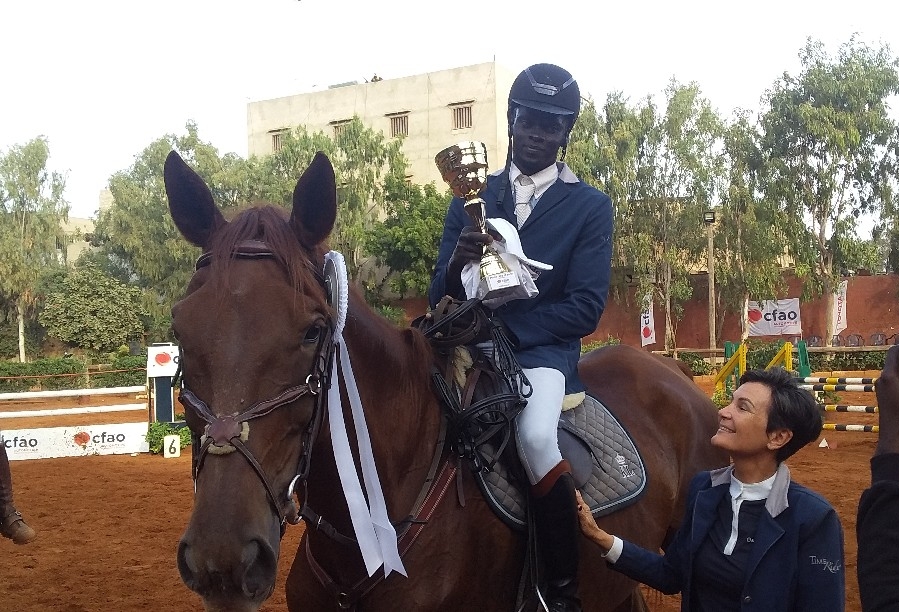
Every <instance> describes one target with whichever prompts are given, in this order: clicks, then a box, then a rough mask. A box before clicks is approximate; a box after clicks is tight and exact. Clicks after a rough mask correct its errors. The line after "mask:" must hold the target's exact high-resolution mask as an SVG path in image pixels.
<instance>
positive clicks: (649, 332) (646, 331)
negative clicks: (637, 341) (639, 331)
mask: <svg viewBox="0 0 899 612" xmlns="http://www.w3.org/2000/svg"><path fill="white" fill-rule="evenodd" d="M651 335H652V330H651V329H649V326H647V325H644V326H643V337H644V338H649V337H650V336H651Z"/></svg>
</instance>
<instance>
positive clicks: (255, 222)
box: [165, 153, 724, 612]
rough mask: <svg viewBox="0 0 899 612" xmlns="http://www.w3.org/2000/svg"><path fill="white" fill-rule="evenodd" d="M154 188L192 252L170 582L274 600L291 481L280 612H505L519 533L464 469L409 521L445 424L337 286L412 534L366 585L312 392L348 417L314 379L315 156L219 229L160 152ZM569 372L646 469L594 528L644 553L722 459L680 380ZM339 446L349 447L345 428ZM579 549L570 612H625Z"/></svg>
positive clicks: (630, 601)
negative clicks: (629, 439) (183, 456)
mask: <svg viewBox="0 0 899 612" xmlns="http://www.w3.org/2000/svg"><path fill="white" fill-rule="evenodd" d="M165 184H166V190H167V192H168V197H169V205H170V208H171V213H172V218H173V219H174V221H175V224H176V226H177V227H178V229H179V231H180V232H181V233H182V234H183V236H184V237H185V238H186V239H187V240H188V241H190V242H191V243H193V244H195V245H197V246H200V247H202V249H203V251H204V255H203V256H201V258H200V260H199V261H198V262H197V271H196V273H195V275H194V277H193V279H192V280H191V282H190V285H189V286H188V288H187V291H186V294H185V296H184V298H183V299H182V300H181V301H180V302H179V303H178V304H176V305H175V307H174V308H173V310H172V318H173V330H174V332H175V334H176V336H177V338H178V340H179V342H180V345H181V349H182V360H181V365H182V368H183V380H184V389H183V390H182V393H181V396H182V401H183V402H184V403H185V409H186V418H187V421H188V424H189V425H190V427H191V429H192V431H193V432H194V434H196V435H197V436H201V435H202V436H203V437H202V438H201V439H200V441H199V442H198V443H197V444H196V445H195V447H194V451H195V452H194V464H195V465H194V477H195V479H196V480H195V485H196V494H195V498H194V508H193V513H192V515H191V518H190V522H189V524H188V526H187V529H186V531H185V533H184V536H183V537H182V539H181V542H180V544H179V548H178V568H179V571H180V572H181V576H182V578H183V580H184V582H185V584H186V585H187V586H188V587H190V588H191V589H192V590H194V591H195V592H197V593H198V594H199V595H200V597H201V598H202V600H203V603H204V605H205V606H206V609H207V610H217V611H226V610H228V611H248V610H256V609H258V607H259V605H260V604H261V603H262V602H263V601H264V600H265V599H266V598H267V597H269V595H271V593H272V589H273V588H274V584H275V577H276V573H277V560H278V555H279V546H280V536H281V534H282V530H283V529H284V528H285V524H286V523H287V522H290V521H295V520H298V519H297V512H296V507H295V505H294V502H293V501H292V498H293V494H294V488H295V487H296V496H297V498H298V499H299V501H300V502H301V503H302V504H303V512H302V513H301V514H302V515H303V518H305V519H306V520H307V527H306V532H305V534H304V539H303V543H302V544H301V546H300V548H299V550H298V551H297V554H296V558H295V560H294V563H293V566H292V568H291V571H290V574H289V577H288V580H287V600H288V607H289V609H290V610H292V611H296V612H299V611H307V610H308V611H315V612H321V611H329V610H339V609H354V608H355V609H358V610H365V611H375V612H377V611H391V612H392V611H396V610H410V611H411V610H414V611H416V612H424V611H438V610H439V611H458V610H488V611H511V610H513V609H514V606H515V601H516V595H517V594H516V590H517V588H518V584H519V577H520V576H521V572H522V567H523V562H524V559H525V556H526V554H525V549H526V544H525V540H524V538H523V536H522V535H521V534H519V533H515V532H513V531H511V530H510V529H509V528H508V527H506V526H505V525H504V524H503V523H502V522H501V521H500V520H499V519H498V518H497V517H496V516H495V515H494V514H493V513H492V512H491V510H490V509H489V508H488V506H487V504H486V503H485V501H484V500H483V498H482V497H481V495H480V493H479V490H478V488H477V486H476V484H475V482H474V480H473V478H472V476H471V473H470V472H469V470H468V469H467V467H466V466H464V465H462V466H460V467H459V469H458V471H457V472H456V479H458V481H454V480H450V481H446V482H444V485H443V488H444V489H445V490H446V491H448V492H447V493H446V494H445V495H433V496H431V497H429V498H428V499H429V500H430V502H428V503H425V504H424V505H425V506H427V508H426V509H427V512H425V511H424V510H422V504H421V503H420V500H421V497H422V494H423V493H424V492H425V491H427V487H425V486H424V484H425V481H426V480H428V479H429V478H428V477H429V475H430V474H433V470H432V467H431V466H432V463H433V462H434V459H435V449H436V448H439V445H438V442H437V440H438V436H439V434H440V431H441V420H442V418H443V417H442V415H441V410H440V407H439V405H438V401H437V399H436V397H435V394H434V392H433V391H432V383H431V379H430V366H431V364H432V363H433V360H434V357H433V355H432V351H431V348H430V346H429V344H428V342H427V340H426V339H425V338H424V336H423V335H422V334H421V332H419V331H418V330H415V329H398V328H396V327H395V326H394V325H392V324H391V323H390V322H388V321H387V320H386V319H384V318H382V317H381V316H379V315H378V314H376V313H375V312H374V311H372V310H371V309H370V308H368V307H367V306H366V304H365V303H364V301H363V300H362V298H361V297H360V295H359V294H358V293H357V292H356V291H355V290H352V289H351V290H350V291H349V307H348V311H347V312H346V326H345V329H344V330H343V334H342V335H343V339H344V343H343V345H341V346H339V347H338V349H337V350H338V351H347V353H348V355H349V357H350V358H351V363H352V365H353V366H354V371H355V382H356V386H357V387H358V391H359V396H360V397H361V400H362V404H363V406H364V409H365V417H366V421H367V426H368V435H369V437H370V440H371V447H372V450H373V455H374V457H375V461H376V466H377V472H378V474H379V477H380V482H381V485H382V489H383V495H384V499H385V500H386V507H387V509H388V511H389V517H390V520H391V522H393V523H394V524H395V525H396V526H397V528H396V529H397V532H398V533H409V531H406V530H405V528H406V527H409V525H410V524H411V525H412V529H414V530H416V531H415V532H416V533H417V537H416V538H415V539H414V543H413V542H408V541H406V542H404V543H403V546H401V549H405V548H408V550H407V551H406V552H405V554H404V556H403V563H404V565H405V568H406V570H407V572H408V577H404V576H402V575H400V574H398V573H393V574H391V575H390V576H388V577H387V578H386V579H385V578H383V573H382V572H380V570H379V572H377V573H376V574H375V579H373V580H371V581H368V582H366V579H367V573H366V571H365V566H364V565H363V558H362V554H361V553H360V550H359V546H358V545H357V544H356V543H355V541H354V537H355V533H354V529H353V523H352V522H351V518H350V514H349V511H348V503H347V501H346V496H345V494H344V492H343V489H342V487H341V481H340V477H339V474H338V468H337V467H336V460H335V452H334V447H335V446H336V444H333V443H332V439H331V436H330V435H329V433H330V431H331V430H333V427H332V426H331V423H330V422H329V419H328V415H327V408H328V407H327V405H326V404H327V402H326V401H325V400H324V399H323V398H325V397H326V394H325V393H324V387H326V386H327V384H328V383H330V384H331V385H339V388H340V389H341V395H342V399H343V401H342V402H341V404H342V405H343V406H344V407H345V408H344V410H343V414H344V416H345V418H346V419H347V420H348V421H349V419H350V415H351V411H350V410H349V408H346V407H347V406H348V401H347V391H346V382H347V376H346V372H345V371H342V373H341V375H340V376H338V377H336V378H334V379H331V380H330V381H329V380H328V376H327V374H328V367H327V364H328V363H329V362H330V360H331V358H332V357H331V355H332V353H331V351H332V349H333V347H334V344H335V338H336V336H334V335H333V334H334V333H335V327H334V321H335V318H336V317H338V315H339V312H338V311H336V310H335V307H336V305H335V298H334V294H335V291H334V286H333V283H334V280H333V279H331V280H330V281H326V278H327V277H328V275H326V274H323V272H322V268H323V262H324V258H325V254H326V251H327V247H326V246H325V240H326V239H327V237H328V235H329V233H330V231H331V229H332V227H333V225H334V222H335V217H336V207H337V202H336V189H335V179H334V173H333V170H332V168H331V164H330V162H329V161H328V160H327V158H326V157H325V156H324V155H322V154H318V155H317V156H316V157H315V159H314V160H313V161H312V163H311V165H310V166H309V168H308V169H307V170H306V172H305V173H304V174H303V176H302V177H301V178H300V180H299V182H298V184H297V186H296V189H295V191H294V197H293V210H292V213H291V214H290V215H289V218H288V216H287V215H286V214H284V213H283V212H282V211H281V210H280V209H277V208H275V207H256V208H251V209H248V210H246V211H244V212H242V213H240V214H239V215H237V216H236V217H235V218H234V219H233V220H232V221H230V222H226V221H225V219H224V218H223V216H222V215H221V213H220V212H219V210H218V209H217V207H216V205H215V204H214V202H213V198H212V195H211V193H210V191H209V189H208V188H207V186H206V185H205V184H204V183H203V181H202V179H200V178H199V176H197V175H196V174H195V173H194V172H193V171H192V170H191V169H190V168H188V166H187V165H186V164H185V163H184V162H183V161H182V160H181V159H180V158H179V157H178V156H177V155H176V154H174V153H172V154H170V155H169V159H168V160H167V162H166V166H165ZM338 293H339V292H338ZM337 301H339V299H338V300H337ZM581 375H582V377H583V379H584V382H585V383H586V384H587V386H588V388H589V389H590V392H591V393H593V394H594V395H596V396H597V397H598V398H599V399H600V400H601V401H603V402H604V403H606V404H607V405H608V406H609V407H610V408H611V409H612V410H613V411H614V412H615V414H616V415H617V416H618V418H619V419H620V421H622V423H623V424H624V425H625V427H627V428H628V430H629V431H630V432H631V434H632V436H633V437H634V439H635V442H636V443H637V445H638V446H639V448H640V449H641V451H642V454H643V459H644V463H645V466H646V472H647V474H648V486H647V491H646V492H645V494H644V495H643V496H642V498H641V499H640V501H639V502H637V503H636V504H634V505H631V506H629V507H628V508H626V509H623V510H621V511H619V512H616V513H614V514H612V515H610V516H608V517H605V518H604V519H602V521H601V522H602V525H603V526H604V527H605V528H607V529H609V530H611V531H612V532H614V533H616V534H621V535H622V536H624V537H626V538H628V539H630V540H632V541H634V542H636V543H638V544H640V545H642V546H645V547H649V548H658V547H659V546H660V545H662V544H663V542H664V541H665V538H666V536H667V535H668V534H669V532H670V531H671V530H672V529H673V528H675V527H676V526H677V525H678V522H679V521H680V519H681V516H682V513H683V510H684V495H685V493H686V486H687V484H688V481H689V479H690V477H691V476H692V475H693V474H694V473H696V472H697V471H699V470H702V469H706V468H710V467H713V466H718V465H721V464H722V463H723V462H724V458H723V457H721V456H720V455H718V454H716V453H715V452H714V451H713V450H712V448H711V445H710V444H709V443H708V440H709V438H710V436H711V435H712V434H713V432H714V430H715V428H716V417H715V411H714V407H713V405H712V404H711V402H710V401H709V399H708V398H706V397H705V396H704V395H703V394H702V393H701V391H700V390H699V388H698V387H696V386H695V385H694V384H693V383H692V382H691V381H690V380H689V379H687V378H686V377H685V376H683V375H682V374H681V373H680V372H679V371H675V369H673V368H670V367H667V366H666V365H663V364H661V363H660V362H659V361H658V360H656V359H654V358H652V357H651V356H650V355H648V354H647V353H644V352H641V351H638V350H636V349H633V348H629V347H626V346H615V347H607V348H604V349H600V350H597V351H594V352H592V353H590V354H589V355H587V356H585V357H584V358H583V360H582V362H581ZM334 403H336V402H332V404H334ZM348 429H349V431H350V432H353V428H352V427H351V426H349V427H348ZM316 434H318V435H316ZM349 441H350V444H351V445H352V448H353V449H354V452H356V453H357V454H358V446H359V445H358V444H357V436H354V435H353V434H352V433H350V435H349ZM444 465H446V464H444ZM442 473H443V472H441V474H442ZM435 480H439V478H436V479H435ZM437 493H441V491H438V492H437ZM431 502H433V503H431ZM429 504H430V505H429ZM409 516H413V517H417V519H416V520H413V521H406V520H405V519H407V517H409ZM319 518H320V519H321V520H319ZM401 542H402V540H401ZM581 555H582V563H581V573H582V576H581V579H582V580H581V585H582V587H581V596H582V598H583V601H584V609H585V610H587V611H591V612H594V611H600V610H629V609H639V606H640V604H642V598H641V597H640V595H639V591H638V590H637V588H636V585H635V583H633V582H632V581H630V580H628V579H626V578H624V577H622V576H621V575H619V574H617V573H615V572H612V571H610V570H608V569H607V567H606V563H605V562H604V561H603V560H602V559H601V557H600V555H599V551H598V549H597V548H596V547H593V546H590V545H587V544H585V545H584V546H583V549H582V551H581ZM379 576H380V578H381V579H380V580H378V577H379ZM360 583H361V584H360Z"/></svg>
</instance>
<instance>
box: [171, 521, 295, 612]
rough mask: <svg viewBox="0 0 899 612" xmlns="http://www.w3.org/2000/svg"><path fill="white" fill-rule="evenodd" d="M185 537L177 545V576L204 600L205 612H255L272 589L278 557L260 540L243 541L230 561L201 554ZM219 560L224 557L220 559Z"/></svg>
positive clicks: (207, 552) (275, 552)
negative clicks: (179, 575)
mask: <svg viewBox="0 0 899 612" xmlns="http://www.w3.org/2000/svg"><path fill="white" fill-rule="evenodd" d="M201 548H203V547H198V546H192V545H191V544H190V543H189V542H188V539H187V537H185V538H182V539H181V541H180V542H179V543H178V572H179V573H180V574H181V579H182V580H183V581H184V584H185V585H187V587H188V588H189V589H190V590H192V591H194V592H195V593H197V594H198V595H200V597H202V598H203V605H204V606H205V607H206V610H207V612H254V611H255V610H257V609H258V608H259V606H260V605H261V604H262V602H264V601H265V600H266V599H268V598H269V597H270V596H271V594H272V591H273V590H274V588H275V578H276V576H277V573H278V553H277V551H275V550H273V549H272V547H271V546H270V545H269V544H268V543H267V542H265V541H264V540H261V539H252V540H248V541H246V542H245V543H244V544H243V545H242V547H241V548H240V550H239V551H238V553H237V554H235V555H232V556H231V557H233V558H219V557H218V556H216V555H212V554H209V551H208V550H206V551H204V552H201V550H200V549H201ZM221 557H227V556H226V555H221Z"/></svg>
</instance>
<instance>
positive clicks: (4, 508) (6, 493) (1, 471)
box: [0, 443, 36, 544]
mask: <svg viewBox="0 0 899 612" xmlns="http://www.w3.org/2000/svg"><path fill="white" fill-rule="evenodd" d="M0 535H2V536H3V537H4V538H9V539H10V540H12V541H13V542H15V543H16V544H28V543H29V542H31V541H32V540H33V539H34V538H35V536H36V534H35V533H34V529H32V528H31V527H29V526H28V525H26V524H25V521H24V520H22V515H21V514H19V513H18V512H17V511H16V507H15V506H14V505H13V501H12V474H11V473H10V471H9V457H8V456H7V455H6V447H5V446H4V445H3V444H2V443H0Z"/></svg>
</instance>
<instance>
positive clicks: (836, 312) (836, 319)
mask: <svg viewBox="0 0 899 612" xmlns="http://www.w3.org/2000/svg"><path fill="white" fill-rule="evenodd" d="M848 286H849V281H842V282H840V284H839V285H838V286H837V290H836V291H834V294H833V333H835V334H838V333H840V332H841V331H843V330H844V329H846V288H847V287H848Z"/></svg>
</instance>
